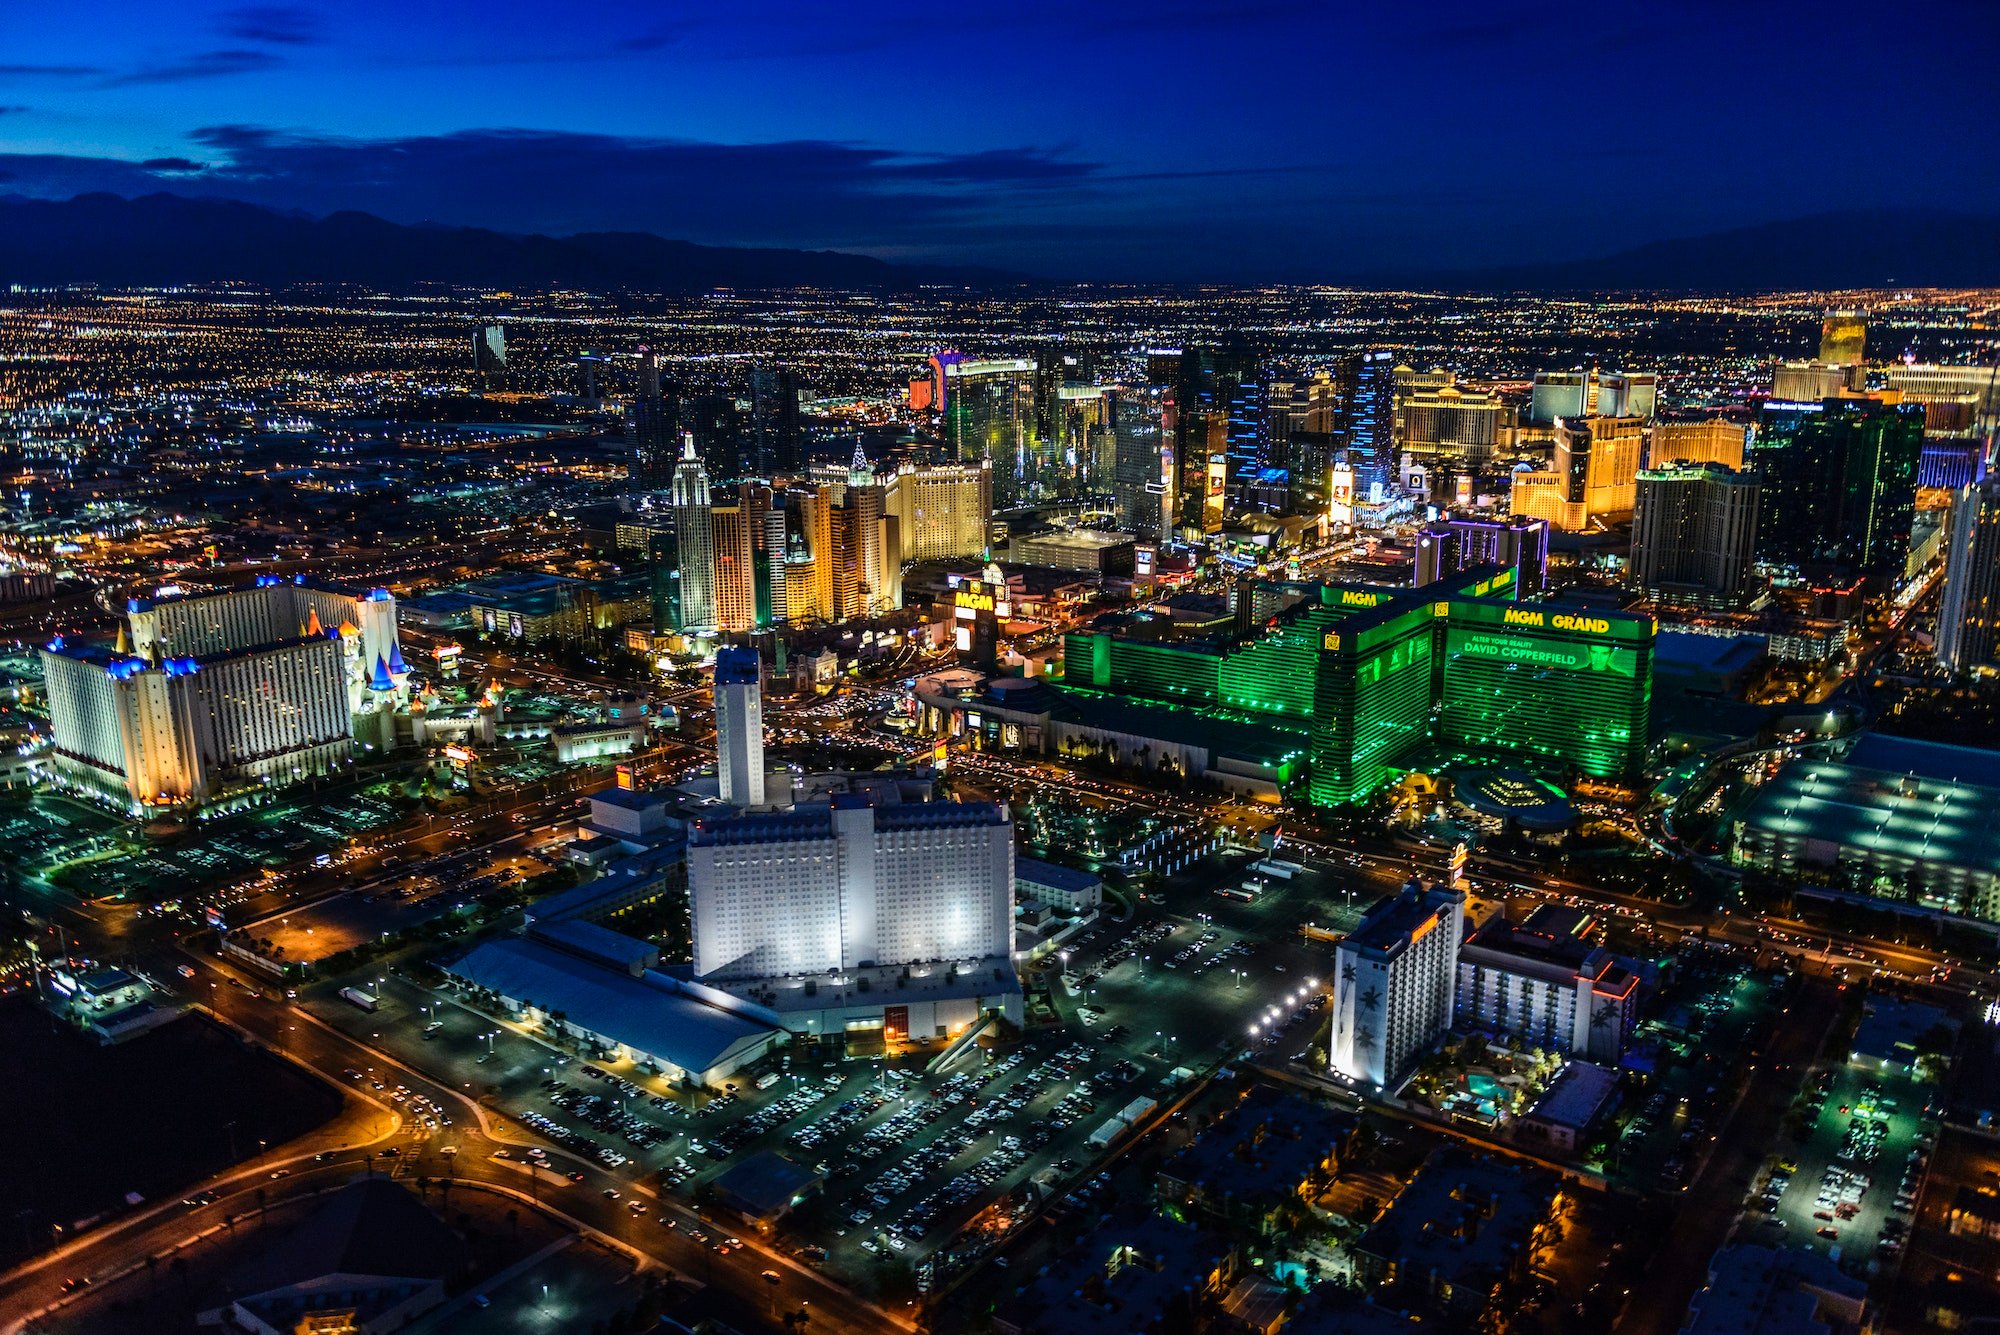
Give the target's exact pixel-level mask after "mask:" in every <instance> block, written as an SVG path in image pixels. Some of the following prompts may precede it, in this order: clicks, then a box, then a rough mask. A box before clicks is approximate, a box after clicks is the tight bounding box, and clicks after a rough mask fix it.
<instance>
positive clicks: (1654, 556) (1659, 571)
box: [1631, 464, 1760, 606]
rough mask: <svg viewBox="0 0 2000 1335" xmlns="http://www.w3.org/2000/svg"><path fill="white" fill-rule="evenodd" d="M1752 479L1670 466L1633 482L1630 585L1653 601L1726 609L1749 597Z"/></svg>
mask: <svg viewBox="0 0 2000 1335" xmlns="http://www.w3.org/2000/svg"><path fill="white" fill-rule="evenodd" d="M1759 487H1760V483H1759V479H1758V477H1757V475H1756V474H1755V473H1741V472H1737V471H1736V470H1734V469H1731V468H1725V467H1723V466H1722V465H1721V464H1670V465H1668V466H1667V467H1665V468H1649V469H1646V470H1644V471H1642V472H1641V473H1640V474H1639V478H1638V487H1637V490H1638V500H1637V504H1636V507H1635V509H1634V512H1633V516H1632V569H1631V579H1632V583H1633V584H1634V585H1635V586H1636V587H1638V588H1641V589H1644V590H1645V591H1646V592H1647V594H1649V595H1650V596H1652V597H1654V598H1658V599H1661V600H1663V601H1667V602H1691V603H1696V604H1699V605H1702V606H1727V605H1730V604H1733V603H1736V602H1738V601H1740V600H1741V599H1742V598H1743V596H1744V595H1745V593H1747V592H1748V591H1749V585H1750V569H1751V565H1752V564H1753V562H1754V561H1755V559H1756V554H1757V496H1758V491H1759Z"/></svg>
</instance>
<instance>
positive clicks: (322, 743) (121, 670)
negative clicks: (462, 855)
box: [41, 576, 409, 814]
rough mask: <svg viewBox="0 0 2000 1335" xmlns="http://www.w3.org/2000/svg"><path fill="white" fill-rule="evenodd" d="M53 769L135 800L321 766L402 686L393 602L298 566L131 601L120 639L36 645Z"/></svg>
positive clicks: (342, 753) (265, 783) (145, 804)
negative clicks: (299, 573)
mask: <svg viewBox="0 0 2000 1335" xmlns="http://www.w3.org/2000/svg"><path fill="white" fill-rule="evenodd" d="M41 659H42V670H43V674H44V678H45V681H46V687H45V690H46V693H47V698H48V706H49V720H50V725H51V731H52V732H53V734H54V738H53V741H54V745H53V750H52V753H51V767H52V769H53V770H54V772H55V774H56V775H57V777H58V781H59V782H61V783H63V784H65V785H66V786H70V787H73V788H76V789H78V790H81V791H86V792H90V793H93V794H95V795H97V796H99V797H101V798H104V799H108V800H110V801H113V802H115V803H118V804H119V805H121V806H122V807H124V809H126V810H127V811H129V812H131V813H133V814H138V813H140V812H142V811H144V810H146V809H148V808H151V807H173V806H182V805H200V804H205V803H211V802H214V801H217V800H220V799H224V798H227V797H229V796H231V795H233V794H235V793H238V792H256V791H261V790H263V789H264V788H266V787H269V786H278V785H283V784H287V783H291V782H294V781H296V780H298V779H302V778H309V777H313V776H317V775H321V774H326V773H330V772H333V771H335V770H337V769H339V768H342V767H344V766H345V765H346V764H348V763H349V760H350V757H351V755H352V752H353V749H354V745H355V741H356V732H357V724H358V723H360V722H362V721H363V720H364V719H366V720H368V721H369V722H370V724H371V726H370V727H369V728H368V730H367V731H368V735H369V736H370V737H372V738H373V741H372V742H371V743H370V744H371V745H378V746H383V747H388V746H393V745H394V730H393V728H392V727H391V728H384V727H381V726H378V725H379V724H380V723H381V722H384V721H392V720H389V719H388V711H391V710H393V708H394V706H395V704H396V703H397V702H398V701H400V700H401V699H403V698H404V697H405V696H406V695H407V690H408V680H409V675H408V669H407V668H406V667H405V665H404V663H403V654H402V648H401V645H400V642H399V638H398V635H397V627H396V601H395V599H394V598H392V597H391V596H390V595H389V593H388V591H387V590H385V589H375V590H372V591H370V592H369V593H367V594H365V595H362V596H359V597H356V596H351V595H348V594H343V593H338V592H335V591H332V590H327V589H320V588H315V587H313V586H311V585H308V584H305V583H303V582H302V581H283V580H278V579H276V578H274V577H271V576H265V577H262V578H260V579H259V580H258V581H257V583H256V584H255V585H254V586H252V587H250V588H247V589H239V590H233V591H231V592H228V593H220V594H211V595H206V596H201V597H191V598H170V599H160V600H157V601H136V600H135V601H134V602H133V603H132V604H131V605H130V607H129V609H128V617H127V621H126V625H125V627H124V629H123V630H122V631H121V632H120V636H119V644H118V645H117V646H116V647H106V646H101V645H82V644H78V645H71V644H67V643H66V642H65V641H64V640H62V639H61V638H60V637H59V638H58V639H57V640H55V641H54V642H52V643H51V644H50V645H49V646H48V647H47V648H46V649H44V650H43V651H42V655H41Z"/></svg>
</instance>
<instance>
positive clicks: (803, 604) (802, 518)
mask: <svg viewBox="0 0 2000 1335" xmlns="http://www.w3.org/2000/svg"><path fill="white" fill-rule="evenodd" d="M787 501H788V505H787V508H788V509H789V510H790V512H791V515H792V522H791V523H790V525H789V526H788V528H787V533H786V553H785V614H786V617H787V618H788V619H789V620H791V621H793V622H800V623H809V622H816V621H835V620H838V619H839V611H838V607H837V605H836V603H835V599H834V580H833V568H834V550H833V488H832V487H829V486H825V485H817V486H812V487H799V488H794V489H793V490H792V491H791V492H790V493H789V495H788V496H787Z"/></svg>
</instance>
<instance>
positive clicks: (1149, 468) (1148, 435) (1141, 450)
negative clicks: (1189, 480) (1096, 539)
mask: <svg viewBox="0 0 2000 1335" xmlns="http://www.w3.org/2000/svg"><path fill="white" fill-rule="evenodd" d="M1166 402H1167V394H1166V391H1165V390H1164V389H1162V388H1159V387H1157V386H1152V385H1139V386H1133V387H1131V388H1127V389H1120V390H1116V391H1114V392H1113V393H1112V395H1111V402H1110V409H1111V433H1112V442H1113V460H1112V478H1111V494H1112V498H1113V503H1114V505H1115V506H1116V509H1117V515H1118V523H1119V525H1120V526H1121V527H1123V528H1126V529H1129V530H1131V531H1132V532H1134V533H1137V534H1138V535H1139V536H1141V537H1143V538H1148V539H1152V540H1155V541H1157V540H1159V539H1161V538H1165V537H1169V536H1171V535H1172V532H1173V526H1174V517H1175V508H1174V449H1173V442H1172V440H1171V439H1170V438H1169V437H1168V436H1167V433H1166V429H1165V421H1166Z"/></svg>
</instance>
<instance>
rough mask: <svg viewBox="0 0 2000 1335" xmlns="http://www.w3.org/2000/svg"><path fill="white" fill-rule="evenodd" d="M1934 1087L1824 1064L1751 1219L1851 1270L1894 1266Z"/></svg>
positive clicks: (1923, 1157)
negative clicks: (1799, 1126) (1790, 1147)
mask: <svg viewBox="0 0 2000 1335" xmlns="http://www.w3.org/2000/svg"><path fill="white" fill-rule="evenodd" d="M1931 1094H1932V1090H1931V1088H1930V1087H1929V1086H1927V1085H1925V1084H1922V1083H1921V1082H1919V1081H1917V1080H1915V1079H1913V1078H1912V1077H1911V1076H1910V1075H1909V1073H1908V1072H1906V1071H1902V1070H1898V1069H1895V1068H1890V1069H1887V1070H1870V1069H1864V1068H1863V1067H1862V1066H1861V1065H1858V1064H1855V1063H1845V1064H1843V1065H1841V1066H1839V1067H1837V1068H1834V1069H1830V1070H1825V1071H1821V1072H1820V1073H1819V1074H1817V1075H1816V1076H1814V1077H1813V1079H1812V1080H1811V1081H1810V1082H1809V1084H1808V1087H1807V1089H1806V1090H1805V1092H1804V1093H1803V1095H1802V1098H1803V1100H1804V1103H1803V1107H1802V1108H1801V1110H1800V1111H1801V1112H1802V1113H1803V1114H1804V1115H1805V1116H1806V1117H1808V1118H1809V1119H1810V1123H1809V1130H1808V1133H1807V1135H1806V1138H1805V1141H1804V1143H1803V1144H1801V1145H1800V1147H1799V1148H1798V1150H1797V1151H1796V1152H1795V1153H1793V1154H1791V1155H1790V1156H1789V1157H1786V1156H1780V1157H1779V1159H1778V1161H1777V1163H1776V1164H1775V1166H1774V1167H1773V1169H1772V1170H1771V1172H1770V1173H1769V1174H1768V1175H1767V1176H1766V1178H1765V1180H1764V1181H1763V1182H1762V1183H1761V1184H1760V1186H1759V1190H1758V1192H1757V1194H1756V1195H1755V1196H1753V1197H1752V1199H1751V1202H1750V1218H1751V1219H1752V1220H1757V1221H1765V1220H1767V1221H1769V1226H1770V1227H1775V1228H1777V1229H1778V1230H1780V1231H1781V1233H1782V1235H1783V1240H1784V1242H1785V1243H1786V1244H1789V1245H1791V1246H1795V1247H1811V1248H1813V1249H1814V1250H1816V1251H1820V1252H1824V1253H1826V1254H1828V1255H1830V1256H1832V1257H1834V1258H1835V1259H1836V1260H1838V1261H1839V1262H1840V1263H1841V1265H1842V1266H1844V1267H1846V1268H1847V1269H1848V1270H1849V1271H1850V1272H1852V1273H1854V1274H1858V1275H1863V1276H1872V1275H1874V1274H1876V1273H1878V1272H1879V1271H1880V1270H1883V1269H1888V1268H1893V1267H1894V1266H1895V1264H1896V1261H1897V1258H1898V1257H1899V1256H1900V1254H1901V1252H1902V1249H1903V1246H1904V1244H1905V1241H1906V1240H1907V1237H1908V1233H1909V1228H1910V1223H1911V1218H1912V1215H1913V1214H1914V1211H1915V1209H1916V1203H1917V1194H1918V1192H1919V1190H1920V1189H1921V1187H1922V1185H1923V1177H1924V1173H1925V1171H1926V1170H1927V1168H1928V1166H1929V1157H1930V1152H1931V1146H1932V1145H1933V1144H1935V1138H1936V1128H1935V1125H1934V1123H1933V1122H1931V1120H1930V1112H1929V1099H1930V1097H1931Z"/></svg>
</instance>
